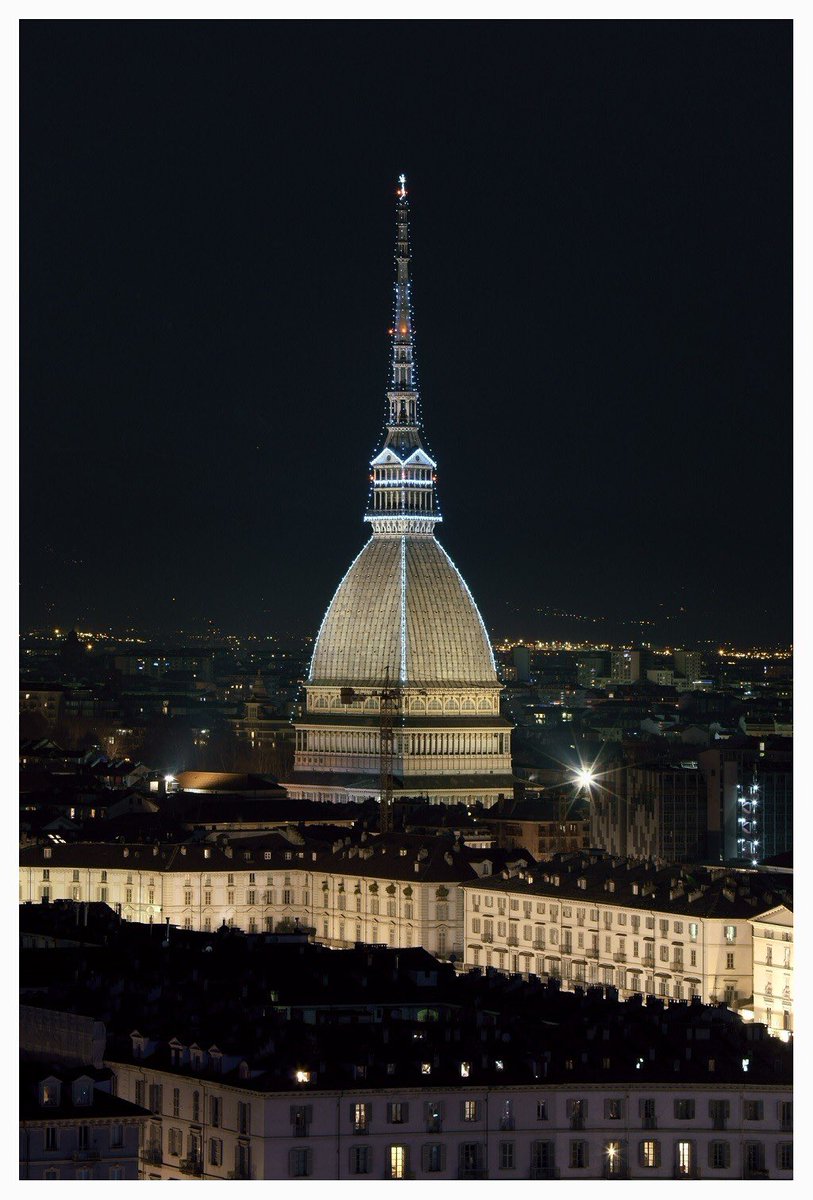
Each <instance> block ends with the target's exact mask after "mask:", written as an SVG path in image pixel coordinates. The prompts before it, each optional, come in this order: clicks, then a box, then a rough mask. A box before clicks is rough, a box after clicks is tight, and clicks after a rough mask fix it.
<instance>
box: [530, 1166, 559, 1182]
mask: <svg viewBox="0 0 813 1200" xmlns="http://www.w3.org/2000/svg"><path fill="white" fill-rule="evenodd" d="M530 1178H531V1179H558V1178H559V1168H558V1167H531V1171H530Z"/></svg>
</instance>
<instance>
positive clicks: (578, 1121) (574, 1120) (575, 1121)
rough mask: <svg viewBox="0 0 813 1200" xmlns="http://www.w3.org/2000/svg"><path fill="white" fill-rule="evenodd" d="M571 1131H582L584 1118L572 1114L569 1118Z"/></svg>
mask: <svg viewBox="0 0 813 1200" xmlns="http://www.w3.org/2000/svg"><path fill="white" fill-rule="evenodd" d="M570 1128H571V1129H584V1117H583V1116H582V1115H581V1114H580V1113H574V1114H573V1116H572V1117H571V1118H570Z"/></svg>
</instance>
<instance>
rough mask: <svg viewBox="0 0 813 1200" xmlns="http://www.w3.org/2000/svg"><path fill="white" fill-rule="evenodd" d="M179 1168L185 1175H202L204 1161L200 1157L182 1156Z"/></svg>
mask: <svg viewBox="0 0 813 1200" xmlns="http://www.w3.org/2000/svg"><path fill="white" fill-rule="evenodd" d="M178 1170H179V1171H180V1172H181V1173H182V1174H183V1175H202V1174H203V1162H202V1161H201V1159H199V1158H182V1159H181V1161H180V1162H179V1163H178Z"/></svg>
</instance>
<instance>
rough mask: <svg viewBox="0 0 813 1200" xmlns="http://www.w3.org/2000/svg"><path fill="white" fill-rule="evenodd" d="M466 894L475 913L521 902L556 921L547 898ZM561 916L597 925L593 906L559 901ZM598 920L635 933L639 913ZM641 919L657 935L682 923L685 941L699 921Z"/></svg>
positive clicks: (733, 933) (730, 938)
mask: <svg viewBox="0 0 813 1200" xmlns="http://www.w3.org/2000/svg"><path fill="white" fill-rule="evenodd" d="M470 895H471V906H472V910H473V911H474V912H475V913H478V912H480V911H481V909H482V908H494V907H496V909H497V915H498V916H502V915H504V914H505V913H506V912H516V913H519V911H520V904H521V905H522V915H523V916H524V917H525V918H526V919H527V918H529V917H531V916H532V915H533V913H534V908H535V910H536V915H537V916H545V917H547V919H548V920H550V921H558V920H559V919H560V918H559V909H560V905H559V904H558V903H557V904H550V903H549V902H547V901H545V900H537V901H533V900H522V901H520V900H519V898H518V897H516V896H508V897H506V896H497V897H496V905H495V897H494V896H493V895H491V894H490V893H488V892H486V893H485V894H484V895H480V894H477V893H470ZM561 919H562V920H563V921H571V920H575V921H576V924H577V925H584V924H585V923H586V922H587V921H588V920H589V921H590V923H591V924H592V925H598V923H599V910H598V909H597V908H591V909H589V910H588V909H587V908H576V912H575V917H574V914H573V906H572V905H567V904H563V905H561ZM601 921H602V924H603V926H604V928H605V929H612V927H613V925H614V924H615V925H618V926H619V927H621V928H623V927H624V926H626V925H627V924H629V927H630V928H631V929H632V931H633V933H637V932H638V930H639V929H640V928H641V916H640V914H638V913H625V912H619V911H618V910H615V909H613V910H612V911H608V912H602V913H601ZM643 922H644V924H643V928H644V929H649V930H652V931H654V930H655V929H657V930H658V932H659V933H660V935H661V937H669V936H670V933H675V934H677V935H679V936H683V933H684V925H685V926H686V931H687V932H688V935H689V941H691V942H696V941H697V940H698V937H699V933H700V925H699V923H698V922H697V921H675V920H671V918H669V917H658V918H656V917H654V916H646V915H645V916H644V918H643ZM551 932H553V931H552V930H551ZM723 936H724V937H725V940H726V941H727V942H729V943H733V942H736V940H737V926H736V925H725V926H724V927H723ZM788 940H789V939H788Z"/></svg>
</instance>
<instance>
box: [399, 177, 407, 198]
mask: <svg viewBox="0 0 813 1200" xmlns="http://www.w3.org/2000/svg"><path fill="white" fill-rule="evenodd" d="M398 182H399V183H400V185H401V186H400V188H399V189H398V195H399V196H400V197H401V199H402V200H404V199H405V198H406V175H399V176H398Z"/></svg>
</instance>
